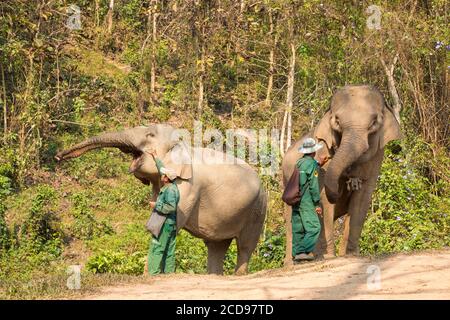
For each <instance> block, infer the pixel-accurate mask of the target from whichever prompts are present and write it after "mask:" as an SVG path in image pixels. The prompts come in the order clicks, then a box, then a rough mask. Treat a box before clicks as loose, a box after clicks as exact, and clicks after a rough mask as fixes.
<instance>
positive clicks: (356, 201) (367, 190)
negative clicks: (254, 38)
mask: <svg viewBox="0 0 450 320" xmlns="http://www.w3.org/2000/svg"><path fill="white" fill-rule="evenodd" d="M374 189H375V181H373V182H372V181H366V183H365V185H364V184H363V187H362V188H361V189H360V190H358V191H354V192H353V194H352V196H351V200H350V203H349V209H348V215H347V216H346V217H345V227H344V235H343V237H342V240H343V242H342V245H341V249H340V254H341V255H345V254H356V255H357V254H359V238H360V236H361V231H362V228H363V226H364V221H365V220H366V216H367V211H368V210H369V207H370V200H371V198H372V192H373V191H374Z"/></svg>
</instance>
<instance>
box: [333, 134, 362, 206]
mask: <svg viewBox="0 0 450 320" xmlns="http://www.w3.org/2000/svg"><path fill="white" fill-rule="evenodd" d="M368 149H369V144H368V137H367V132H366V133H364V132H358V131H348V132H344V134H343V135H342V139H341V143H340V146H339V148H338V150H337V152H336V154H335V156H334V157H333V160H332V161H331V162H330V165H329V167H328V169H327V173H326V174H325V192H326V195H327V198H328V200H329V201H330V202H331V203H336V201H337V199H338V198H339V197H340V190H339V179H340V177H341V175H342V173H343V172H344V170H345V169H347V168H348V167H349V166H351V165H352V164H353V163H354V162H355V161H356V160H358V159H359V158H360V157H361V155H362V154H363V153H364V152H366V151H367V150H368Z"/></svg>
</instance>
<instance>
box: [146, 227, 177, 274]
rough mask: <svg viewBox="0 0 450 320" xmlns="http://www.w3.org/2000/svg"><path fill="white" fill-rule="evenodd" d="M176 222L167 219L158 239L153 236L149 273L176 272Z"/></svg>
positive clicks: (149, 254)
mask: <svg viewBox="0 0 450 320" xmlns="http://www.w3.org/2000/svg"><path fill="white" fill-rule="evenodd" d="M176 236H177V224H176V220H174V219H171V218H167V219H166V221H165V222H164V224H163V226H162V229H161V232H160V234H159V236H158V238H156V237H154V236H152V240H151V244H150V249H149V253H148V273H149V274H152V275H155V274H160V273H173V272H175V244H176Z"/></svg>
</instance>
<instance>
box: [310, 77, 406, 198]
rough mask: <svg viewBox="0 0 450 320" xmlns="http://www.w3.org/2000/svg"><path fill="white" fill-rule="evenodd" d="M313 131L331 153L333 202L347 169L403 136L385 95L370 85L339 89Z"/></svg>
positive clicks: (329, 189) (327, 185)
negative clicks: (388, 106) (340, 180)
mask: <svg viewBox="0 0 450 320" xmlns="http://www.w3.org/2000/svg"><path fill="white" fill-rule="evenodd" d="M314 135H315V137H316V138H317V139H319V140H322V141H324V142H325V144H326V145H327V147H328V150H330V153H331V155H332V160H331V161H330V163H329V165H328V168H327V172H326V174H325V181H324V184H325V192H326V195H327V198H328V200H329V201H330V202H331V203H336V201H337V199H338V198H339V196H340V193H341V192H342V190H340V189H339V179H340V178H341V176H342V174H343V173H344V172H345V171H346V169H348V168H349V167H350V166H354V165H358V164H360V163H364V162H366V161H368V160H370V159H371V158H372V157H374V156H375V154H376V153H377V152H378V151H379V150H380V149H382V148H384V146H385V145H386V143H388V142H389V141H391V140H394V139H399V138H401V133H400V126H399V123H398V122H397V120H396V119H395V117H394V114H393V113H392V111H391V110H390V109H389V108H387V106H386V103H385V100H384V98H383V95H382V94H381V92H380V91H379V90H378V89H376V88H374V87H372V86H367V85H361V86H346V87H344V88H342V89H340V90H339V91H337V92H336V93H335V94H334V95H333V97H332V99H331V106H330V109H329V110H328V111H327V112H326V114H325V115H324V117H323V118H322V119H321V121H320V122H319V124H318V126H317V128H316V130H315V132H314Z"/></svg>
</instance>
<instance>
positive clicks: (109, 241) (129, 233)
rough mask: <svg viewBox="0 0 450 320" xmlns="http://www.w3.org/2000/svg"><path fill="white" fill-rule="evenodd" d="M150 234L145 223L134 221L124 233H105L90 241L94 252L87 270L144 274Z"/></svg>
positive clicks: (89, 244) (90, 246)
mask: <svg viewBox="0 0 450 320" xmlns="http://www.w3.org/2000/svg"><path fill="white" fill-rule="evenodd" d="M148 244H149V234H148V232H147V231H146V230H145V228H144V226H143V224H139V223H132V224H130V225H128V226H127V228H126V230H125V231H124V232H123V233H122V234H114V235H105V236H103V237H100V238H97V239H94V240H92V241H89V243H88V246H89V248H90V249H91V250H92V251H93V252H94V254H93V255H92V256H91V257H90V258H89V259H88V262H87V264H86V268H87V270H89V271H91V272H93V273H120V274H142V273H143V272H144V265H145V260H146V257H147V251H148Z"/></svg>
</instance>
